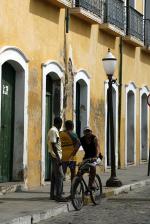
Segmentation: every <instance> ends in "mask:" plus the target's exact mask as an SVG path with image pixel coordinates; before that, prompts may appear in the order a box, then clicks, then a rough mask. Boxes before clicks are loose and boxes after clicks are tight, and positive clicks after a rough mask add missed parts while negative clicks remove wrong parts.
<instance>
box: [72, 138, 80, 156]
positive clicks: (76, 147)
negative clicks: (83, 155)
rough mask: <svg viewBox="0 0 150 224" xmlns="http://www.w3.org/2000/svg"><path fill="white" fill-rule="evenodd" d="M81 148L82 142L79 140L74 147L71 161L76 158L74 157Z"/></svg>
mask: <svg viewBox="0 0 150 224" xmlns="http://www.w3.org/2000/svg"><path fill="white" fill-rule="evenodd" d="M79 147H80V141H79V139H78V140H77V141H76V144H75V146H74V150H73V152H72V153H71V155H70V159H72V157H74V156H75V155H76V153H77V151H78V150H79Z"/></svg>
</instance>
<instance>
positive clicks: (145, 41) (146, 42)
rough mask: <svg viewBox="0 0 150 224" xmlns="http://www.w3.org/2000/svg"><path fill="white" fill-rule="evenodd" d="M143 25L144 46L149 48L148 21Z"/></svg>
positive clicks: (149, 24)
mask: <svg viewBox="0 0 150 224" xmlns="http://www.w3.org/2000/svg"><path fill="white" fill-rule="evenodd" d="M144 25H145V27H144V34H145V38H144V45H145V46H147V47H149V46H150V19H145V23H144Z"/></svg>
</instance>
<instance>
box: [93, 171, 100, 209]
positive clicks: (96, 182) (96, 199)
mask: <svg viewBox="0 0 150 224" xmlns="http://www.w3.org/2000/svg"><path fill="white" fill-rule="evenodd" d="M93 185H94V188H93V189H91V194H90V195H91V200H92V202H93V204H94V205H98V204H99V203H100V201H101V198H102V182H101V179H100V176H99V175H98V174H96V176H95V179H94V184H93Z"/></svg>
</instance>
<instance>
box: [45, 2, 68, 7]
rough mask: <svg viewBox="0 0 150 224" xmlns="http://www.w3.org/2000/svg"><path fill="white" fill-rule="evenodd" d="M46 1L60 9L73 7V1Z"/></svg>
mask: <svg viewBox="0 0 150 224" xmlns="http://www.w3.org/2000/svg"><path fill="white" fill-rule="evenodd" d="M45 1H47V2H50V3H52V4H53V5H56V6H57V7H59V8H65V7H71V6H72V0H45Z"/></svg>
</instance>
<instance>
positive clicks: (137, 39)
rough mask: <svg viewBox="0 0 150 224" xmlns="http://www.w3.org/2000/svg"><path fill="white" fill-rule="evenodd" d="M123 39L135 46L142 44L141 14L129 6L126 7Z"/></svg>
mask: <svg viewBox="0 0 150 224" xmlns="http://www.w3.org/2000/svg"><path fill="white" fill-rule="evenodd" d="M124 39H125V41H127V42H129V43H130V44H132V45H134V46H135V47H140V46H141V47H142V46H144V26H143V15H142V14H141V13H140V12H138V11H137V10H135V9H134V8H132V7H131V6H130V7H127V26H126V36H125V38H124Z"/></svg>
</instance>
